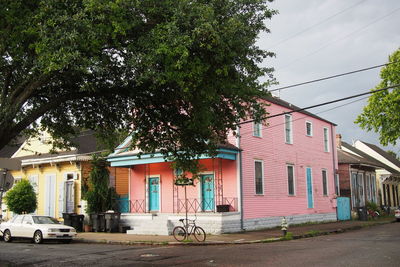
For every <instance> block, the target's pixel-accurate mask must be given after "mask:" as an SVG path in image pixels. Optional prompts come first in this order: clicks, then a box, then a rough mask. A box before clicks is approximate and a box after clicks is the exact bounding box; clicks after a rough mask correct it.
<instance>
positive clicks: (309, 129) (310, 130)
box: [306, 122, 312, 136]
mask: <svg viewBox="0 0 400 267" xmlns="http://www.w3.org/2000/svg"><path fill="white" fill-rule="evenodd" d="M306 134H307V135H308V136H311V135H312V124H311V122H306Z"/></svg>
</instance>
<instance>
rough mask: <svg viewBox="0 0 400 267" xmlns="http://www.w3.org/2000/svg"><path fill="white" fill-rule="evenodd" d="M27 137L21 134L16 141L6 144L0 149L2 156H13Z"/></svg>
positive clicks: (0, 156) (0, 155)
mask: <svg viewBox="0 0 400 267" xmlns="http://www.w3.org/2000/svg"><path fill="white" fill-rule="evenodd" d="M25 140H26V138H25V137H23V136H21V137H18V138H17V139H16V140H15V141H14V142H11V143H10V144H8V145H6V146H5V147H3V148H2V149H1V150H0V158H11V156H12V155H14V153H15V152H16V151H17V150H18V149H19V148H20V146H21V145H22V144H23V143H24V142H25Z"/></svg>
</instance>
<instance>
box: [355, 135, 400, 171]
mask: <svg viewBox="0 0 400 267" xmlns="http://www.w3.org/2000/svg"><path fill="white" fill-rule="evenodd" d="M359 141H360V140H359ZM360 142H361V143H363V144H364V145H366V146H368V147H369V148H370V149H372V150H374V151H375V152H376V153H378V154H379V155H381V156H382V157H384V158H385V159H387V160H388V161H390V162H391V163H393V164H394V165H396V166H397V167H399V168H400V161H399V160H398V159H396V158H395V157H393V156H392V155H391V154H389V153H387V152H386V151H385V150H383V149H382V148H380V147H378V146H376V145H373V144H369V143H366V142H363V141H360Z"/></svg>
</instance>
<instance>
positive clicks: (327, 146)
mask: <svg viewBox="0 0 400 267" xmlns="http://www.w3.org/2000/svg"><path fill="white" fill-rule="evenodd" d="M324 150H325V152H329V144H328V129H327V128H324Z"/></svg>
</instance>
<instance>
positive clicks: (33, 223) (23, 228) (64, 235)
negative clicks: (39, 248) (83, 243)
mask: <svg viewBox="0 0 400 267" xmlns="http://www.w3.org/2000/svg"><path fill="white" fill-rule="evenodd" d="M0 231H1V232H0V233H1V234H2V235H3V239H4V241H5V242H11V241H12V239H13V238H30V239H32V240H33V242H34V243H36V244H40V243H42V242H43V240H44V239H52V240H60V241H62V242H64V243H70V242H71V240H72V239H73V238H74V237H75V236H76V230H75V229H74V228H73V227H71V226H67V225H62V224H60V223H59V222H58V221H57V220H56V219H54V218H52V217H49V216H38V215H27V214H25V215H17V216H15V217H13V218H12V219H11V220H10V221H8V222H3V223H1V224H0Z"/></svg>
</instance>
